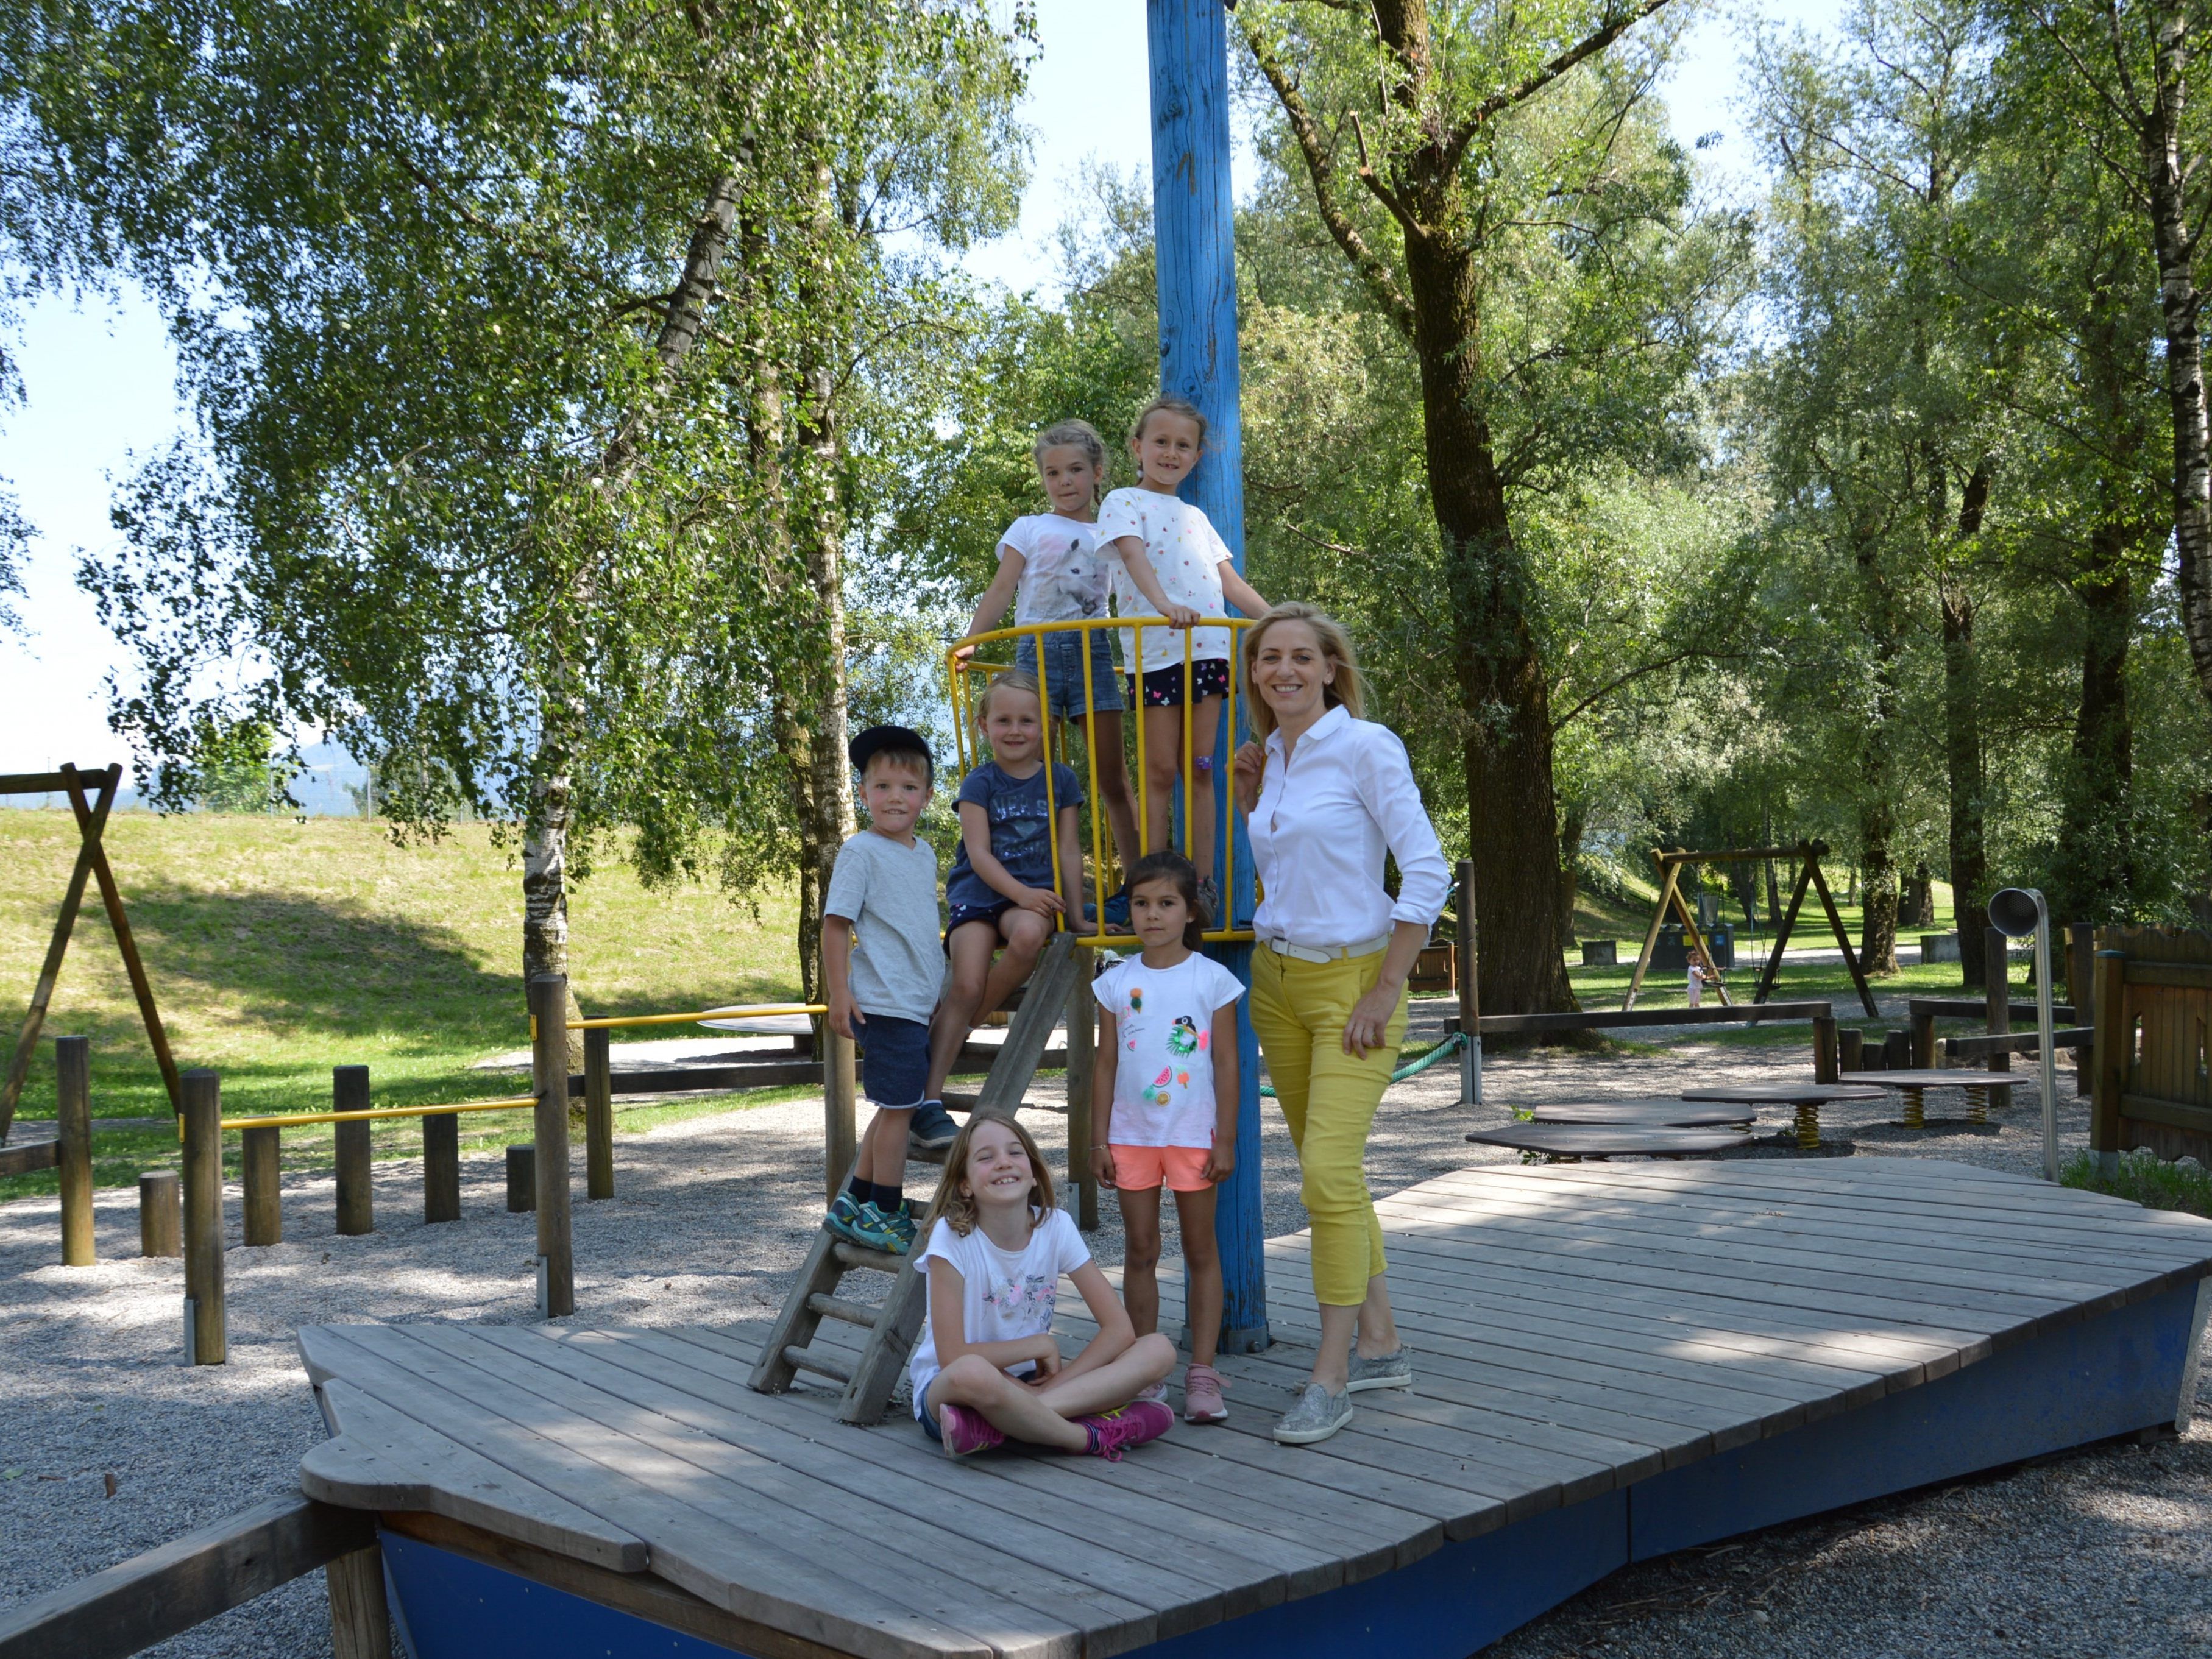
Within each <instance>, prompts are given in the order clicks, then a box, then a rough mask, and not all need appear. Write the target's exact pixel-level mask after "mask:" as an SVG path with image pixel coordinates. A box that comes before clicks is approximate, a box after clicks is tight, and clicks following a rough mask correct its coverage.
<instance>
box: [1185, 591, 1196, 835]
mask: <svg viewBox="0 0 2212 1659" xmlns="http://www.w3.org/2000/svg"><path fill="white" fill-rule="evenodd" d="M1197 638H1198V630H1197V629H1195V628H1186V629H1183V630H1182V855H1183V856H1184V857H1185V858H1187V859H1188V860H1190V861H1191V862H1192V863H1193V864H1195V863H1197V862H1198V852H1197V847H1198V841H1197V830H1198V814H1197V813H1196V812H1194V811H1192V810H1191V807H1192V804H1193V803H1194V801H1195V800H1196V799H1197V789H1198V782H1197V777H1196V760H1197V757H1196V756H1195V755H1194V753H1193V752H1192V750H1191V709H1190V653H1191V647H1192V644H1193V642H1194V641H1196V639H1197Z"/></svg>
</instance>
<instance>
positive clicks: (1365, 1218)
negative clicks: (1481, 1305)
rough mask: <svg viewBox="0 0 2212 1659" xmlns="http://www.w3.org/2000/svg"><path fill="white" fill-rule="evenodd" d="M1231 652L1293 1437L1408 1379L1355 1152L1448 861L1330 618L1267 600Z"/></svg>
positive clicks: (1346, 1417) (1287, 1425)
mask: <svg viewBox="0 0 2212 1659" xmlns="http://www.w3.org/2000/svg"><path fill="white" fill-rule="evenodd" d="M1243 654H1244V675H1245V682H1246V684H1248V685H1249V688H1250V692H1251V696H1250V701H1249V702H1248V703H1247V705H1246V707H1247V708H1249V711H1250V717H1251V721H1252V733H1253V738H1254V739H1255V741H1253V742H1250V743H1248V744H1244V745H1243V748H1242V749H1240V750H1238V751H1237V805H1238V806H1239V807H1240V808H1242V810H1243V812H1244V814H1245V816H1246V818H1247V819H1248V821H1249V829H1250V833H1251V838H1252V859H1253V864H1254V866H1255V869H1256V870H1257V872H1258V873H1259V877H1260V880H1261V884H1262V885H1263V887H1264V888H1265V890H1266V893H1267V896H1266V898H1264V899H1263V900H1262V901H1261V903H1260V907H1259V908H1258V910H1257V911H1256V912H1255V914H1254V916H1253V918H1252V927H1253V931H1254V933H1255V934H1256V935H1257V936H1258V941H1259V942H1258V943H1257V944H1256V945H1255V947H1254V949H1253V951H1252V995H1251V1005H1250V1006H1251V1012H1252V1029H1253V1030H1254V1032H1255V1034H1256V1035H1257V1036H1258V1037H1259V1039H1260V1048H1261V1052H1262V1053H1263V1054H1265V1055H1266V1057H1267V1071H1268V1074H1269V1076H1270V1077H1271V1079H1273V1083H1274V1086H1275V1097H1276V1100H1277V1101H1278V1102H1279V1103H1280V1105H1281V1106H1282V1109H1283V1117H1284V1119H1285V1121H1286V1122H1288V1124H1289V1125H1290V1130H1291V1144H1292V1145H1293V1146H1296V1147H1297V1152H1298V1164H1299V1168H1300V1170H1301V1171H1302V1176H1303V1179H1302V1183H1301V1188H1300V1195H1301V1196H1302V1197H1303V1198H1304V1200H1305V1206H1306V1212H1307V1214H1308V1216H1309V1217H1310V1220H1311V1223H1312V1230H1313V1280H1314V1294H1315V1297H1316V1300H1317V1301H1318V1302H1319V1303H1320V1304H1321V1342H1320V1344H1319V1346H1318V1349H1317V1351H1316V1354H1315V1357H1314V1364H1313V1372H1312V1375H1311V1376H1310V1379H1309V1380H1308V1382H1307V1384H1306V1388H1305V1391H1304V1394H1303V1395H1301V1396H1300V1397H1299V1400H1298V1401H1297V1404H1296V1405H1295V1406H1293V1407H1291V1410H1290V1411H1289V1412H1288V1413H1285V1415H1284V1417H1283V1419H1282V1420H1281V1421H1280V1422H1279V1423H1277V1424H1276V1425H1275V1431H1274V1433H1275V1438H1276V1439H1277V1440H1279V1441H1280V1442H1282V1443H1284V1444H1285V1445H1307V1444H1310V1443H1313V1442H1315V1441H1317V1440H1326V1439H1328V1437H1329V1436H1331V1435H1333V1434H1334V1433H1335V1432H1336V1431H1338V1430H1339V1429H1340V1428H1342V1427H1343V1426H1344V1425H1346V1423H1348V1422H1350V1421H1351V1420H1352V1400H1351V1396H1352V1395H1354V1394H1357V1393H1359V1392H1361V1391H1362V1390H1364V1389H1402V1388H1407V1387H1410V1386H1411V1385H1412V1383H1413V1364H1412V1362H1411V1361H1410V1360H1409V1359H1408V1358H1407V1355H1406V1353H1405V1352H1404V1349H1403V1347H1402V1346H1401V1344H1400V1342H1399V1340H1398V1328H1397V1325H1396V1323H1395V1321H1394V1320H1393V1318H1392V1316H1391V1312H1390V1295H1389V1287H1388V1286H1387V1285H1386V1284H1385V1283H1384V1281H1383V1268H1384V1265H1385V1264H1384V1261H1383V1227H1382V1224H1381V1223H1380V1222H1379V1221H1377V1220H1376V1217H1375V1204H1374V1200H1373V1199H1372V1198H1371V1197H1370V1195H1369V1193H1368V1191H1367V1176H1366V1170H1365V1167H1364V1165H1365V1161H1366V1152H1367V1133H1368V1130H1369V1128H1370V1126H1371V1125H1372V1124H1373V1122H1374V1121H1375V1111H1376V1107H1377V1106H1379V1105H1380V1104H1381V1103H1382V1100H1383V1090H1384V1089H1386V1088H1388V1087H1389V1083H1390V1072H1391V1068H1392V1067H1393V1066H1395V1064H1396V1063H1397V1058H1398V1047H1399V1044H1400V1043H1401V1042H1402V1041H1403V1040H1404V1038H1405V1035H1406V977H1407V975H1408V974H1409V973H1411V972H1412V971H1413V963H1414V960H1415V958H1417V957H1419V955H1420V953H1421V947H1422V946H1423V945H1425V944H1427V943H1428V938H1429V929H1430V928H1431V927H1432V926H1433V925H1434V924H1435V922H1436V919H1437V916H1438V915H1440V914H1442V912H1443V906H1444V897H1445V894H1446V892H1447V890H1449V884H1450V877H1449V872H1448V870H1447V868H1446V866H1445V864H1444V855H1443V848H1442V846H1441V845H1440V844H1439V843H1438V842H1437V832H1436V830H1435V829H1434V828H1433V827H1432V826H1431V824H1430V823H1429V816H1428V813H1427V811H1425V809H1424V808H1423V807H1422V805H1421V794H1420V790H1419V787H1418V786H1416V784H1415V783H1414V781H1413V767H1412V765H1411V764H1410V763H1408V762H1407V758H1406V745H1405V744H1403V743H1401V742H1400V741H1399V739H1398V736H1397V734H1396V733H1395V732H1392V731H1391V730H1390V729H1389V727H1388V726H1378V725H1376V724H1375V723H1374V722H1373V721H1371V720H1363V719H1361V718H1360V713H1361V708H1362V706H1363V702H1364V699H1363V697H1362V695H1361V693H1362V690H1363V687H1362V684H1361V680H1360V677H1359V664H1358V657H1357V655H1356V654H1355V653H1354V652H1353V650H1352V641H1351V638H1350V636H1349V635H1346V633H1345V631H1344V629H1343V628H1342V627H1340V625H1339V624H1338V623H1336V622H1335V620H1334V618H1332V617H1329V616H1328V615H1327V614H1326V613H1324V612H1322V611H1318V610H1316V608H1315V607H1313V606H1312V605H1302V604H1297V603H1295V602H1293V603H1290V604H1285V605H1276V606H1275V607H1273V609H1272V610H1270V611H1268V612H1267V615H1266V616H1264V617H1261V619H1260V621H1259V622H1258V623H1256V624H1255V625H1254V626H1253V627H1252V628H1250V629H1247V630H1246V631H1245V635H1244V653H1243ZM1386 853H1387V854H1389V855H1390V856H1391V857H1394V858H1395V859H1396V860H1397V861H1398V872H1399V876H1400V883H1399V891H1398V896H1397V897H1396V898H1395V900H1394V899H1393V898H1392V897H1391V896H1390V895H1389V891H1388V890H1386V889H1385V888H1384V887H1383V858H1384V854H1386Z"/></svg>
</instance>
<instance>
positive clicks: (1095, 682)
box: [1014, 628, 1121, 720]
mask: <svg viewBox="0 0 2212 1659" xmlns="http://www.w3.org/2000/svg"><path fill="white" fill-rule="evenodd" d="M1112 631H1113V630H1111V629H1105V628H1094V629H1090V630H1089V632H1088V634H1087V635H1085V634H1079V633H1074V632H1069V633H1065V634H1047V635H1045V636H1044V689H1045V697H1046V701H1047V702H1049V703H1050V704H1051V705H1052V707H1051V708H1050V709H1049V710H1048V713H1050V714H1053V715H1054V716H1055V717H1056V718H1058V719H1060V720H1080V719H1081V718H1082V717H1083V716H1084V715H1085V714H1092V713H1097V714H1120V713H1121V676H1120V675H1119V674H1118V673H1116V672H1115V668H1114V647H1113V646H1112V645H1111V644H1110V643H1109V635H1111V633H1112ZM1086 637H1088V638H1089V640H1090V641H1091V699H1090V706H1089V707H1088V708H1085V705H1084V696H1083V644H1082V641H1084V639H1085V638H1086ZM1036 647H1037V642H1036V635H1033V634H1024V635H1022V636H1021V638H1019V639H1018V640H1017V641H1014V666H1015V667H1017V668H1018V669H1020V670H1021V671H1023V672H1024V673H1025V674H1035V673H1036V671H1037V652H1036Z"/></svg>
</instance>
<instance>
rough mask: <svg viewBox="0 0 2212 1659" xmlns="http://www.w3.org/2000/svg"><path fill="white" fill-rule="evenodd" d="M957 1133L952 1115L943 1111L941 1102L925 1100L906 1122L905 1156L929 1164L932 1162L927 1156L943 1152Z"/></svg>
mask: <svg viewBox="0 0 2212 1659" xmlns="http://www.w3.org/2000/svg"><path fill="white" fill-rule="evenodd" d="M958 1133H960V1128H959V1126H958V1125H957V1124H956V1123H954V1122H953V1121H952V1114H951V1113H950V1112H948V1111H946V1110H945V1103H944V1102H943V1101H941V1100H925V1101H923V1102H922V1103H921V1105H919V1106H917V1107H915V1110H914V1116H913V1117H912V1118H911V1119H909V1120H908V1122H907V1126H906V1152H907V1156H908V1158H919V1159H921V1161H922V1162H923V1163H925V1164H927V1163H930V1162H932V1161H933V1160H932V1159H931V1158H930V1157H929V1156H928V1155H929V1154H930V1153H932V1152H938V1153H941V1152H944V1151H945V1148H946V1147H948V1146H951V1144H952V1141H953V1138H954V1137H955V1136H957V1134H958Z"/></svg>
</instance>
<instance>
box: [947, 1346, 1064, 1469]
mask: <svg viewBox="0 0 2212 1659" xmlns="http://www.w3.org/2000/svg"><path fill="white" fill-rule="evenodd" d="M928 1405H929V1408H930V1409H931V1410H932V1411H934V1410H936V1409H937V1408H938V1407H942V1406H965V1407H969V1409H971V1410H974V1411H979V1412H981V1413H983V1416H984V1417H985V1419H987V1420H988V1422H989V1423H990V1425H991V1426H992V1427H994V1428H995V1429H997V1430H998V1431H1000V1433H1002V1434H1004V1435H1005V1436H1006V1437H1007V1438H1008V1439H1010V1440H1019V1441H1023V1442H1024V1443H1027V1444H1029V1445H1032V1446H1057V1447H1059V1448H1060V1450H1062V1451H1072V1452H1079V1451H1081V1450H1083V1449H1085V1447H1087V1446H1088V1445H1090V1443H1091V1437H1090V1436H1089V1435H1088V1434H1087V1433H1085V1431H1084V1430H1083V1429H1082V1428H1081V1427H1080V1426H1079V1425H1077V1424H1074V1423H1071V1422H1069V1421H1068V1420H1067V1418H1066V1416H1063V1415H1062V1414H1061V1413H1060V1412H1059V1411H1058V1410H1057V1409H1055V1408H1054V1407H1052V1406H1050V1405H1048V1404H1047V1403H1046V1401H1045V1399H1044V1395H1042V1392H1040V1391H1039V1390H1038V1389H1032V1388H1030V1386H1029V1385H1028V1384H1027V1383H1018V1382H1016V1381H1015V1380H1014V1379H1013V1378H1012V1377H1011V1376H1007V1375H1006V1373H1005V1372H1004V1371H1002V1370H1000V1369H999V1368H998V1367H997V1366H995V1365H994V1364H991V1362H990V1361H989V1360H987V1359H985V1358H982V1357H981V1355H979V1354H972V1353H963V1354H962V1355H961V1356H960V1358H957V1359H956V1360H954V1361H953V1362H952V1363H951V1364H950V1365H947V1366H946V1367H945V1369H944V1370H941V1371H939V1372H938V1374H937V1375H936V1376H934V1377H933V1378H932V1379H931V1381H930V1384H929V1398H928Z"/></svg>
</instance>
